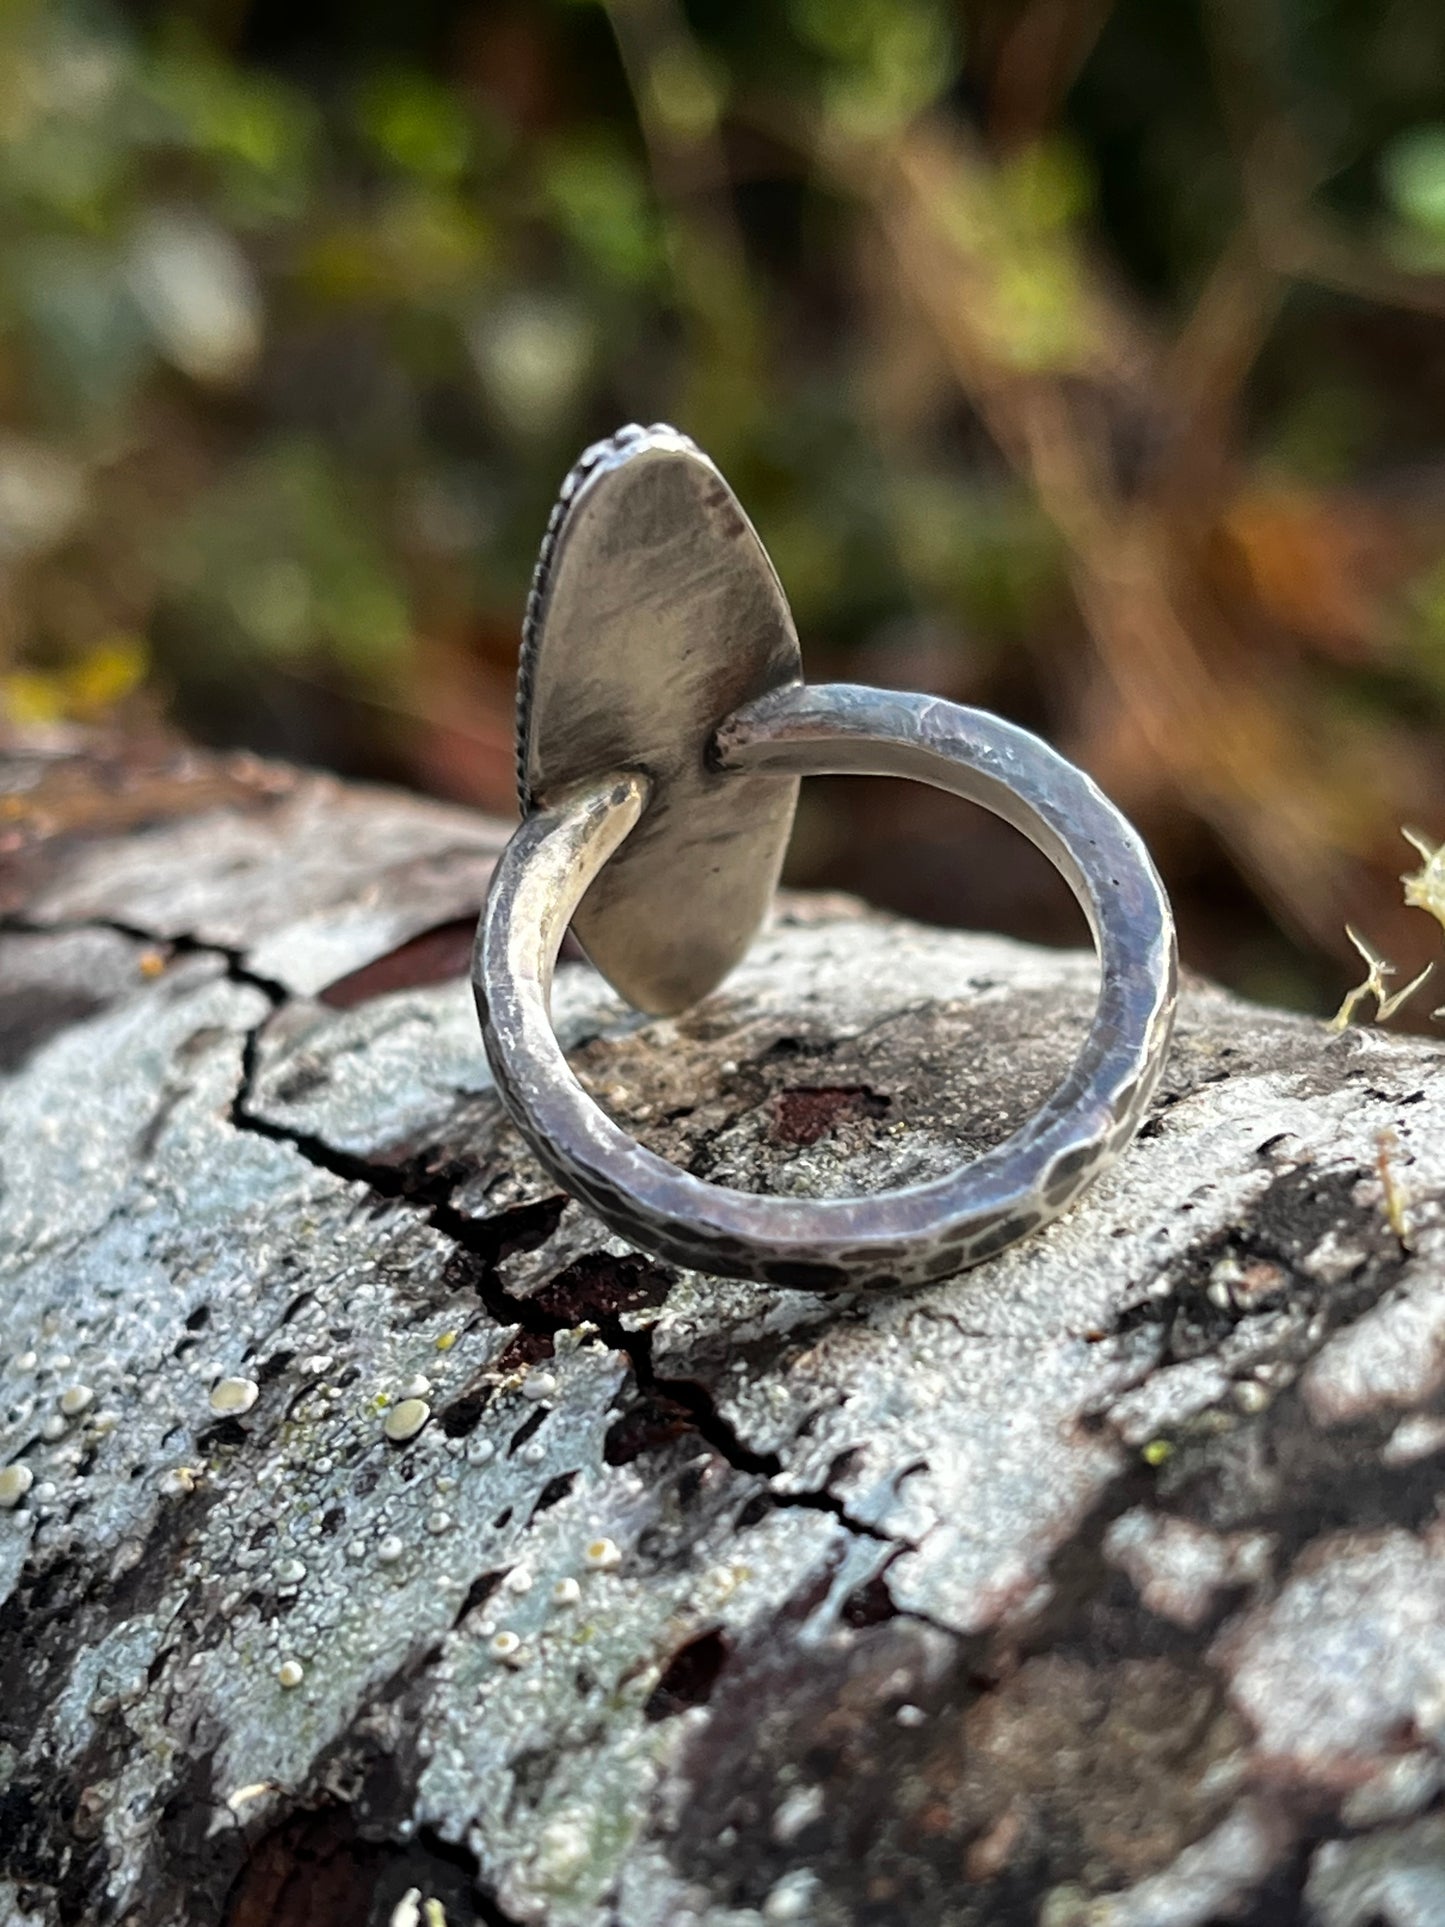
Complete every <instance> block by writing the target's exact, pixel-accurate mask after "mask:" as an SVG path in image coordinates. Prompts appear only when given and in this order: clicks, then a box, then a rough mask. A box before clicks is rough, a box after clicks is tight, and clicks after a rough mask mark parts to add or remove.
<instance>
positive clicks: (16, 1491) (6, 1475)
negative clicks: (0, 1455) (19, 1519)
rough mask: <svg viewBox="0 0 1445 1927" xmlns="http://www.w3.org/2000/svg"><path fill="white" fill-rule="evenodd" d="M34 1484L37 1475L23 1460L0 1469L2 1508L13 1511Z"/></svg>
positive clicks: (0, 1505)
mask: <svg viewBox="0 0 1445 1927" xmlns="http://www.w3.org/2000/svg"><path fill="white" fill-rule="evenodd" d="M34 1483H35V1474H34V1473H33V1472H32V1471H31V1469H30V1467H29V1466H28V1465H26V1464H25V1462H24V1461H23V1460H21V1461H20V1463H19V1464H18V1465H7V1466H3V1467H0V1507H3V1508H4V1509H6V1510H7V1511H13V1510H14V1508H15V1507H16V1506H18V1505H19V1504H20V1501H21V1500H22V1499H23V1498H24V1497H25V1495H26V1493H27V1492H28V1491H29V1490H30V1488H31V1486H33V1485H34Z"/></svg>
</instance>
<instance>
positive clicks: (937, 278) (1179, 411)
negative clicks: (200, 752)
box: [0, 0, 1445, 1024]
mask: <svg viewBox="0 0 1445 1927" xmlns="http://www.w3.org/2000/svg"><path fill="white" fill-rule="evenodd" d="M659 418H661V419H668V420H672V421H675V422H677V423H678V424H679V425H680V426H682V427H683V428H685V429H686V430H687V431H688V432H689V433H691V434H692V435H693V436H695V437H696V438H697V439H698V440H699V441H700V442H701V443H702V444H703V446H704V447H706V448H707V449H708V450H709V452H710V453H712V454H713V456H714V457H715V458H716V459H717V460H718V462H719V463H720V465H721V466H722V467H723V469H724V471H725V472H726V473H727V474H728V476H729V478H730V479H731V480H732V482H733V484H734V486H735V487H736V489H737V490H738V492H739V494H740V495H741V497H742V499H743V501H744V503H745V505H746V506H747V508H748V510H749V512H750V513H751V514H752V516H753V518H754V520H755V521H756V523H757V525H758V527H759V529H760V531H761V533H762V535H763V537H764V540H765V541H766V542H767V543H768V545H769V547H770V549H771V550H772V552H773V555H774V557H775V559H776V561H777V564H778V567H779V570H780V573H781V574H782V577H783V579H784V582H785V584H786V586H787V588H788V591H789V593H790V595H791V597H792V600H793V604H794V608H795V611H796V614H797V618H798V623H799V628H800V631H801V633H802V636H803V641H804V648H805V652H806V657H807V661H808V665H809V672H810V674H811V675H812V676H813V677H814V678H823V677H833V676H844V677H849V678H853V679H857V680H865V681H877V682H885V683H899V684H904V685H908V686H912V687H920V688H928V689H933V690H937V691H939V692H941V693H943V694H946V695H949V696H952V697H955V698H958V699H961V700H964V701H969V702H978V703H982V704H985V705H988V706H990V707H994V708H997V709H999V710H1001V711H1002V712H1003V713H1005V714H1008V715H1010V716H1013V717H1015V718H1017V719H1019V720H1021V721H1023V722H1025V723H1027V724H1029V725H1030V726H1032V727H1035V728H1038V729H1040V730H1042V731H1043V732H1044V733H1045V734H1047V735H1048V736H1049V737H1050V738H1051V739H1053V740H1054V741H1056V742H1058V743H1059V744H1060V745H1061V746H1062V747H1063V748H1064V749H1065V750H1066V751H1067V752H1068V753H1069V754H1071V755H1073V756H1075V757H1076V758H1078V759H1079V760H1081V761H1082V762H1083V763H1085V764H1086V766H1087V767H1089V768H1090V769H1091V770H1092V771H1093V772H1094V774H1095V775H1096V776H1097V777H1098V778H1099V780H1100V781H1101V782H1102V783H1104V784H1105V786H1106V787H1107V788H1108V789H1109V790H1110V792H1111V793H1112V794H1113V795H1114V796H1115V797H1116V798H1117V799H1118V800H1119V802H1120V803H1121V804H1122V805H1123V806H1124V807H1125V808H1126V809H1127V810H1129V812H1130V813H1131V814H1132V815H1133V816H1134V817H1135V819H1136V820H1137V821H1138V822H1139V824H1140V826H1141V828H1142V829H1143V830H1144V832H1145V833H1146V835H1147V836H1148V837H1149V838H1150V841H1151V844H1152V845H1153V847H1154V848H1155V850H1156V852H1157V854H1158V857H1159V860H1160V863H1161V866H1162V867H1163V869H1164V870H1165V872H1166V876H1167V879H1168V881H1169V883H1170V885H1171V888H1172V889H1173V891H1174V894H1175V897H1176V901H1177V904H1178V907H1179V910H1180V916H1181V925H1182V930H1183V936H1184V945H1185V951H1186V956H1187V958H1188V960H1189V961H1190V962H1192V963H1194V964H1195V965H1196V966H1198V967H1200V968H1202V969H1205V970H1208V971H1210V972H1212V973H1213V974H1215V975H1217V976H1219V977H1222V978H1224V979H1225V980H1227V981H1228V982H1230V983H1232V984H1234V985H1235V986H1237V987H1240V988H1242V989H1244V990H1246V991H1248V992H1251V993H1254V994H1258V995H1261V996H1265V997H1269V998H1272V999H1283V1000H1286V1001H1291V1002H1296V1003H1301V1004H1304V1005H1306V1006H1309V1007H1314V1008H1318V1009H1321V1010H1323V1009H1327V1008H1329V1007H1331V1006H1332V1005H1333V1003H1334V1002H1336V1001H1337V1000H1338V997H1339V995H1340V992H1341V990H1342V989H1343V988H1344V986H1345V984H1346V983H1347V982H1349V981H1351V979H1352V976H1356V975H1358V971H1357V970H1356V969H1354V968H1353V953H1352V952H1351V951H1350V949H1349V947H1348V944H1347V943H1346V940H1345V937H1344V924H1345V922H1346V921H1350V922H1352V923H1354V924H1355V925H1357V926H1358V927H1359V928H1360V929H1361V930H1363V931H1365V932H1366V933H1367V934H1368V936H1369V937H1370V939H1371V941H1372V942H1373V943H1374V944H1375V945H1376V946H1377V947H1378V948H1380V949H1381V950H1382V951H1384V952H1385V953H1386V954H1388V955H1389V956H1391V957H1392V958H1394V959H1395V960H1397V961H1398V963H1399V964H1400V967H1401V970H1402V971H1405V970H1413V969H1416V968H1418V967H1419V966H1420V965H1421V964H1422V963H1423V962H1424V961H1426V960H1427V959H1428V958H1429V957H1430V956H1431V955H1432V954H1433V953H1434V952H1435V951H1436V950H1437V949H1438V943H1439V931H1438V929H1437V928H1436V927H1435V926H1434V925H1433V924H1432V923H1431V922H1430V920H1429V919H1428V918H1427V917H1425V916H1423V915H1421V913H1420V912H1419V911H1409V910H1407V909H1405V907H1404V906H1403V904H1402V902H1401V898H1400V892H1399V886H1398V882H1397V880H1396V879H1397V876H1398V873H1399V871H1401V870H1402V869H1404V868H1406V867H1409V866H1411V865H1412V863H1413V859H1412V857H1411V852H1410V850H1409V848H1408V846H1407V845H1405V844H1404V843H1403V842H1401V841H1400V840H1399V838H1398V827H1399V825H1400V824H1401V823H1402V822H1412V823H1418V824H1419V825H1420V827H1421V828H1422V829H1423V830H1424V831H1425V832H1426V833H1427V834H1429V835H1431V836H1433V837H1445V756H1442V750H1445V459H1442V441H1445V10H1442V9H1441V8H1440V6H1439V5H1438V0H1178V4H1170V5H1167V6H1160V5H1158V4H1155V0H1115V4H1112V5H1111V4H1109V3H1108V0H972V3H971V4H962V5H957V4H944V3H943V0H777V4H773V3H772V0H769V4H762V3H761V0H729V3H728V4H726V5H723V4H721V3H720V0H694V3H693V4H691V5H686V6H684V5H680V4H677V0H610V4H604V5H597V4H591V0H528V3H524V0H516V3H515V4H510V5H489V4H485V3H481V0H474V3H473V4H459V3H458V0H430V4H418V5H413V6H408V7H405V8H403V7H397V6H394V5H383V4H380V0H371V3H369V4H368V3H366V0H362V3H361V4H352V5H349V6H345V7H342V6H339V5H335V4H331V5H327V4H321V3H320V0H315V3H311V0H299V3H297V0H293V3H292V4H289V5H286V6H282V5H280V4H278V0H253V3H252V4H247V0H215V3H214V4H205V5H196V6H188V7H178V6H165V5H134V6H131V7H128V8H124V9H117V8H105V7H102V6H89V5H79V4H75V3H74V0H6V3H5V4H4V6H3V9H0V704H3V708H4V711H5V712H6V714H7V715H8V716H9V717H10V718H11V719H12V720H14V721H17V722H21V723H25V724H28V725H31V726H34V725H40V726H42V727H49V726H54V727H63V726H64V725H65V724H67V723H71V722H80V723H93V722H99V723H101V724H103V725H105V726H107V727H114V728H117V729H122V730H127V731H134V732H153V731H156V730H159V729H163V728H171V729H177V730H180V731H182V732H185V733H187V734H189V735H191V736H194V737H198V738H200V739H203V740H207V741H212V742H219V743H226V744H237V745H244V746H249V747H253V748H255V749H257V750H260V751H263V752H266V753H275V754H281V755H286V756H290V757H294V758H298V759H301V760H304V761H307V762H313V763H321V764H326V765H330V766H333V767H335V768H338V769H341V770H343V771H346V772H349V773H356V774H365V775H380V776H386V777H390V778H396V779H400V780H404V781H407V782H410V783H414V784H418V785H420V786H422V787H424V788H428V789H432V790H434V791H437V792H440V793H443V794H446V795H450V796H455V797H460V798H464V799H466V800H469V801H472V802H475V803H478V804H480V805H482V806H484V807H487V808H492V809H506V808H509V807H510V763H511V754H510V743H509V737H510V727H511V717H510V705H511V681H512V672H513V665H514V661H515V649H516V635H517V628H518V622H519V615H520V609H521V604H522V601H523V598H524V595H525V590H526V584H527V578H528V574H529V571H530V566H531V561H532V557H533V555H534V553H535V549H536V545H537V541H538V539H539V537H540V533H541V530H542V527H543V524H544V522H545V519H546V515H547V511H548V507H549V504H550V501H551V498H552V495H553V493H554V491H555V488H556V485H557V482H558V481H559V479H560V477H561V475H562V473H563V472H564V471H565V469H566V468H567V467H568V465H569V464H570V462H571V461H572V459H573V458H574V456H575V455H576V453H577V452H578V450H579V449H580V448H581V447H582V446H583V445H584V444H585V443H586V442H587V441H589V440H591V439H593V438H595V437H596V436H597V435H599V434H602V433H607V432H609V431H610V430H611V429H612V428H614V427H616V426H617V425H618V424H619V423H620V422H622V421H625V420H628V419H640V420H644V421H650V420H656V419H659ZM792 874H793V879H794V880H795V881H797V882H802V883H811V884H817V883H826V884H833V885H840V886H843V887H847V888H853V889H858V890H861V891H863V892H865V893H866V894H868V895H870V896H873V897H874V898H876V899H878V900H881V901H883V902H885V903H888V904H890V905H893V906H895V907H898V908H901V909H904V910H907V911H911V912H914V913H916V914H919V915H922V916H925V917H928V918H932V919H936V920H938V921H942V922H959V923H981V924H986V925H989V926H995V927H1001V928H1004V929H1007V930H1011V931H1013V932H1015V933H1017V934H1020V935H1026V936H1037V937H1043V938H1045V939H1049V940H1061V941H1062V940H1072V939H1073V938H1074V937H1076V936H1077V934H1078V933H1079V930H1080V928H1081V926H1080V925H1079V924H1078V922H1077V919H1076V915H1075V913H1074V911H1073V909H1072V906H1071V905H1070V904H1069V903H1068V902H1067V900H1066V898H1065V897H1064V895H1063V893H1062V891H1061V889H1060V888H1059V886H1058V885H1057V883H1056V880H1055V879H1054V878H1053V877H1052V875H1051V873H1050V872H1049V871H1048V868H1047V866H1046V865H1044V864H1043V863H1042V861H1037V862H1036V861H1035V860H1033V858H1032V856H1031V855H1030V854H1029V853H1027V852H1022V851H1021V849H1020V848H1018V847H1016V845H1015V841H1014V839H1012V836H1011V833H1007V832H1005V831H1003V830H1001V829H998V828H996V827H995V826H993V825H992V823H991V822H990V821H989V820H987V819H983V818H981V817H976V816H975V815H974V813H972V812H963V811H961V810H960V809H959V808H958V806H956V805H951V804H948V803H945V802H943V801H942V800H940V799H937V798H935V797H933V796H931V795H929V794H927V793H923V792H915V791H913V790H911V789H905V788H902V787H890V788H884V787H883V786H880V785H870V784H852V785H849V784H843V783H831V784H823V785H816V786H813V788H812V789H811V790H810V792H809V794H808V798H807V803H806V807H805V809H804V812H803V815H802V817H801V820H800V827H799V832H798V836H797V839H796V842H795V848H794V853H793V858H792ZM1399 981H1402V982H1403V981H1404V978H1403V976H1402V977H1401V978H1400V979H1399ZM1433 1001H1436V1000H1434V999H1432V998H1431V997H1430V995H1429V994H1428V992H1427V993H1426V994H1425V995H1424V996H1423V997H1422V998H1420V999H1417V1000H1416V1003H1415V1004H1414V1005H1413V1006H1412V1007H1411V1010H1408V1011H1407V1012H1406V1013H1404V1019H1403V1020H1404V1021H1406V1022H1409V1021H1412V1016H1413V1021H1415V1022H1416V1023H1421V1024H1428V1023H1429V1022H1430V1019H1429V1009H1430V1006H1431V1004H1432V1002H1433Z"/></svg>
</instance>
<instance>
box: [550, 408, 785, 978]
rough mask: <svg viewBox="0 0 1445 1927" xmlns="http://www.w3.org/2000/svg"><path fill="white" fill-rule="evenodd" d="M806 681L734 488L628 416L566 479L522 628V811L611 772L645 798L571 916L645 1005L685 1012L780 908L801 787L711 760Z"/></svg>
mask: <svg viewBox="0 0 1445 1927" xmlns="http://www.w3.org/2000/svg"><path fill="white" fill-rule="evenodd" d="M801 674H802V664H801V660H800V657H799V653H798V638H797V635H796V633H795V631H794V629H793V621H792V617H791V615H790V614H789V611H788V604H787V599H786V598H785V596H784V594H783V591H782V588H781V587H780V585H779V583H778V578H777V575H776V574H775V572H774V570H773V565H772V563H771V562H770V561H769V560H768V556H767V552H766V551H765V549H764V548H763V546H762V543H761V542H760V541H759V540H758V537H757V534H756V532H755V531H754V529H753V526H752V524H751V522H749V520H748V518H747V516H746V515H745V514H744V513H743V511H742V509H741V507H740V506H739V504H738V501H737V498H736V496H735V495H734V494H733V492H732V490H731V489H730V488H729V487H728V485H727V483H726V482H725V481H724V480H723V478H722V476H721V475H720V474H719V473H718V471H717V470H716V468H714V467H713V465H712V463H711V462H710V461H709V460H708V459H707V457H706V456H705V455H703V454H701V453H700V452H699V450H698V449H697V448H695V447H694V446H693V444H692V443H691V442H690V441H689V440H688V439H687V438H686V436H684V435H679V434H678V432H677V431H676V429H672V428H667V427H665V426H662V425H658V426H656V427H653V428H645V429H644V428H637V427H630V428H624V429H622V430H621V431H620V432H619V433H618V434H616V435H614V436H613V437H612V438H611V439H610V440H609V441H605V442H598V443H597V444H596V445H595V447H592V448H589V449H588V450H587V452H586V454H585V455H584V456H583V457H582V459H581V461H579V462H578V463H577V465H576V467H575V468H574V469H573V470H572V472H571V473H570V474H569V475H568V477H567V479H566V481H565V482H564V484H563V486H562V494H561V498H560V500H559V501H558V503H557V507H556V509H555V510H554V511H553V515H552V520H551V522H550V524H549V525H548V529H547V533H546V536H545V537H544V539H543V543H542V549H541V554H540V556H539V558H538V562H537V572H536V576H535V578H534V581H533V585H532V595H531V599H530V601H529V603H528V606H527V617H526V622H525V625H524V628H523V638H522V658H521V669H520V674H519V679H518V702H517V752H518V772H517V774H518V787H519V790H520V794H521V802H522V809H523V812H524V813H526V812H529V811H532V810H535V809H537V808H538V807H540V806H542V805H544V804H545V803H548V802H550V801H552V800H553V799H554V798H556V797H558V796H560V795H561V794H562V793H563V792H564V791H566V790H569V789H572V788H575V787H576V786H577V785H578V784H579V783H593V782H596V781H597V780H598V779H600V778H603V777H606V776H609V775H611V774H612V773H613V772H614V771H615V770H619V769H631V770H641V771H644V772H645V773H646V774H647V776H648V777H649V779H650V783H651V788H650V801H649V803H648V807H647V812H646V815H645V816H644V818H643V820H642V821H641V822H640V823H639V824H638V826H637V830H636V833H635V834H634V835H633V836H631V837H630V838H629V839H628V841H627V844H626V847H625V848H624V849H623V850H621V851H620V852H619V854H618V857H617V860H616V861H615V862H614V863H611V864H609V865H608V867H607V869H606V870H605V871H603V872H602V873H601V875H599V876H598V877H597V878H596V879H595V881H594V883H593V885H592V888H591V889H590V890H589V891H588V892H587V894H586V896H585V897H584V899H583V900H582V902H581V903H580V904H579V905H578V906H577V912H576V917H575V922H574V929H575V933H576V935H577V937H578V938H579V940H580V941H581V943H582V946H583V948H584V949H585V950H586V952H587V954H588V956H589V957H590V958H591V959H592V961H593V963H595V964H596V966H597V968H598V969H599V970H600V971H601V972H602V974H603V976H604V977H606V978H607V979H608V981H609V982H610V983H611V984H613V985H614V987H615V988H616V989H617V990H619V991H621V993H622V995H623V996H624V997H626V998H627V999H628V1000H629V1001H630V1002H631V1003H633V1004H636V1005H637V1006H638V1007H639V1008H640V1009H643V1010H649V1011H655V1012H667V1011H675V1010H682V1009H684V1008H685V1007H686V1006H687V1005H688V1004H692V1003H696V1002H697V1000H698V998H700V997H703V996H706V994H707V993H708V991H710V990H712V989H713V988H714V986H715V985H716V984H718V983H719V982H720V981H721V980H722V978H723V977H725V976H726V975H727V973H728V971H729V970H731V969H732V967H733V965H734V964H735V963H736V962H737V961H738V959H739V958H740V957H741V956H742V954H743V952H744V951H745V950H746V949H747V947H748V944H749V943H750V942H751V940H752V937H753V933H754V932H755V931H756V929H757V928H758V926H759V924H760V923H761V922H762V920H763V917H764V916H765V915H766V914H767V908H768V904H769V902H770V901H771V898H772V894H773V890H774V888H775V886H776V884H777V878H778V870H779V868H780V866H781V864H782V860H783V852H784V850H785V849H786V848H787V842H788V831H789V829H790V827H791V824H792V820H793V808H794V804H795V802H796V800H797V781H796V778H791V777H788V776H786V775H777V774H772V773H768V774H758V775H751V776H745V777H737V776H733V777H731V778H728V777H723V776H720V775H719V774H718V773H717V771H716V770H714V769H711V768H709V767H708V765H707V762H706V761H705V750H706V746H707V743H708V739H709V737H710V736H711V734H712V732H713V730H714V729H715V727H716V726H717V725H718V724H719V723H720V722H721V721H722V720H723V718H724V717H725V716H726V715H728V713H729V712H730V711H731V710H733V709H735V708H736V707H737V706H738V704H740V703H743V702H747V701H749V700H750V699H751V698H753V697H756V696H760V695H762V694H763V693H764V692H765V691H767V690H769V689H772V688H775V687H777V686H778V685H780V684H784V683H789V682H795V681H797V680H798V678H799V677H800V676H801Z"/></svg>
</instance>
